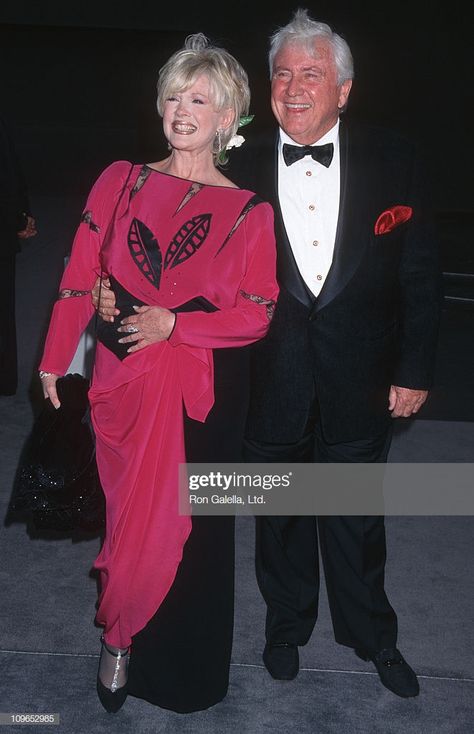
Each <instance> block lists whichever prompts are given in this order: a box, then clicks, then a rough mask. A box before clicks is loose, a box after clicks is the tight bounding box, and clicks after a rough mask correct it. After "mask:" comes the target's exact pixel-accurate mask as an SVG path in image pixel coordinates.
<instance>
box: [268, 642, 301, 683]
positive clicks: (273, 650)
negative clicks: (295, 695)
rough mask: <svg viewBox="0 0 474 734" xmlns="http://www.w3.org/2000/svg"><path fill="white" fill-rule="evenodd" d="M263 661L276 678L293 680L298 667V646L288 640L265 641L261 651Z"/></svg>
mask: <svg viewBox="0 0 474 734" xmlns="http://www.w3.org/2000/svg"><path fill="white" fill-rule="evenodd" d="M262 657H263V662H264V663H265V667H266V669H267V670H268V672H269V673H270V675H271V676H272V678H276V679H277V680H293V678H296V676H297V675H298V671H299V669H300V659H299V654H298V646H297V645H292V644H291V643H289V642H267V644H266V645H265V649H264V651H263V656H262Z"/></svg>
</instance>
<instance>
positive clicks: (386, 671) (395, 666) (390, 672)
mask: <svg viewBox="0 0 474 734" xmlns="http://www.w3.org/2000/svg"><path fill="white" fill-rule="evenodd" d="M355 653H356V655H357V656H358V657H359V658H361V660H366V661H367V660H372V662H373V664H374V665H375V667H376V668H377V673H378V674H379V677H380V680H381V681H382V683H383V684H384V686H385V688H388V689H389V691H392V693H396V695H397V696H401V697H402V698H412V697H413V696H418V694H419V692H420V686H419V684H418V678H417V677H416V674H415V671H414V670H412V669H411V668H410V666H409V665H408V663H407V661H406V660H405V658H404V657H403V655H402V654H401V652H400V651H399V650H397V648H396V647H390V648H386V649H385V650H379V651H378V652H374V653H369V652H367V651H366V650H361V649H358V650H356V651H355Z"/></svg>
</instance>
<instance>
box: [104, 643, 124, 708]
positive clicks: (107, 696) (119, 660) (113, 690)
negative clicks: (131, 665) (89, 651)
mask: <svg viewBox="0 0 474 734" xmlns="http://www.w3.org/2000/svg"><path fill="white" fill-rule="evenodd" d="M101 641H102V650H101V654H100V662H99V670H98V672H97V695H98V696H99V701H100V702H101V704H102V706H103V707H104V709H105V710H106V711H108V712H109V713H110V714H115V713H117V711H118V710H119V709H120V708H121V707H122V706H123V704H124V703H125V699H126V698H127V694H128V683H127V682H125V684H124V685H123V686H120V688H118V687H117V683H118V679H119V675H120V673H123V666H128V658H129V650H128V649H127V650H126V652H122V651H121V650H118V651H117V652H114V651H113V650H111V649H110V647H109V646H108V645H107V644H106V643H105V641H104V638H103V637H102V638H101ZM104 651H105V653H106V654H108V655H112V656H113V657H114V658H115V663H114V669H113V674H112V676H111V677H112V680H111V684H110V687H108V686H106V685H104V683H102V681H101V679H100V667H101V662H102V657H103V655H104ZM125 672H126V671H125ZM109 677H110V676H109Z"/></svg>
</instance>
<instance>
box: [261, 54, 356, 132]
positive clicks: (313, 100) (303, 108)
mask: <svg viewBox="0 0 474 734" xmlns="http://www.w3.org/2000/svg"><path fill="white" fill-rule="evenodd" d="M351 86H352V82H351V81H350V80H348V81H345V82H343V83H342V84H339V85H338V83H337V70H336V64H335V62H334V58H333V54H332V50H331V48H330V46H329V43H328V42H327V41H325V40H318V41H316V42H315V43H314V46H313V52H312V53H311V54H310V53H309V52H308V50H306V48H305V47H304V46H301V45H299V44H296V43H295V44H292V43H289V44H286V45H285V46H283V48H282V49H281V51H280V52H279V53H278V54H277V55H276V57H275V60H274V64H273V74H272V93H271V94H272V96H271V103H272V110H273V114H274V115H275V117H276V119H277V122H278V123H279V125H280V127H281V128H282V129H283V130H284V131H285V132H286V134H287V135H289V136H290V138H292V139H293V140H294V141H295V142H296V143H300V144H301V145H312V144H313V143H316V142H317V141H318V140H319V139H320V138H321V137H322V136H323V135H324V134H325V133H327V131H328V130H330V129H331V128H332V127H333V126H334V125H335V124H336V122H337V120H338V117H339V112H340V110H341V108H342V107H343V106H344V105H345V103H346V101H347V98H348V96H349V92H350V90H351Z"/></svg>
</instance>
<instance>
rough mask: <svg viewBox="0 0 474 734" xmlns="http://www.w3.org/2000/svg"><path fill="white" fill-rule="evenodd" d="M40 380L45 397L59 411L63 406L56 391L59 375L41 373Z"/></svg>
mask: <svg viewBox="0 0 474 734" xmlns="http://www.w3.org/2000/svg"><path fill="white" fill-rule="evenodd" d="M40 378H41V386H42V388H43V395H44V397H45V398H49V399H50V400H51V402H52V404H53V405H54V407H55V408H56V410H57V409H58V408H59V407H60V406H61V403H60V401H59V398H58V392H57V390H56V383H57V381H58V375H53V374H50V373H48V372H40Z"/></svg>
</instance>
